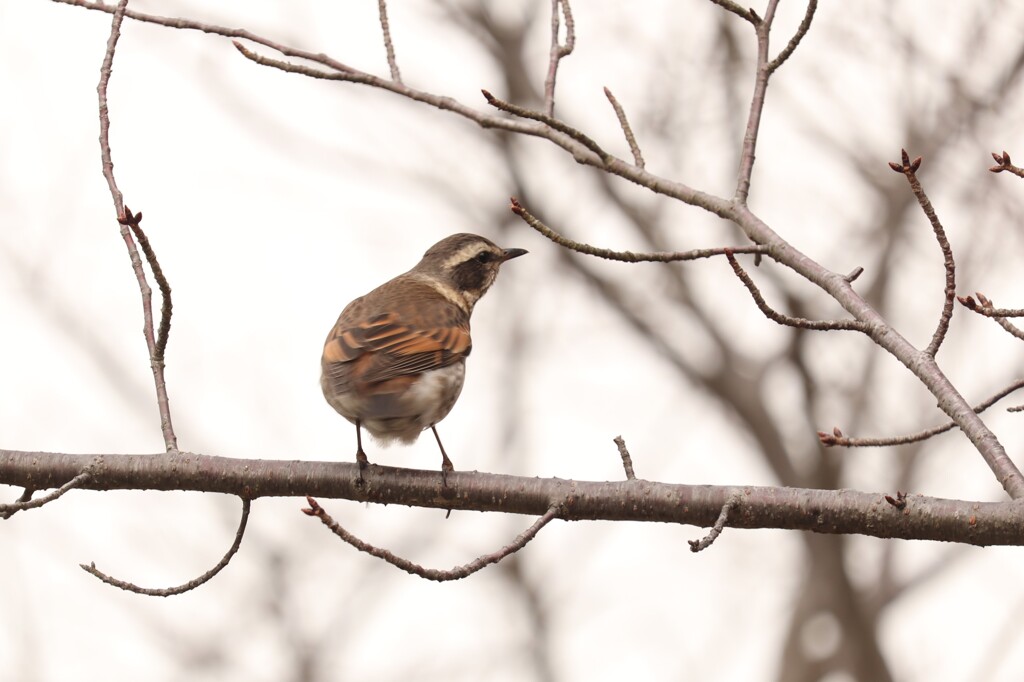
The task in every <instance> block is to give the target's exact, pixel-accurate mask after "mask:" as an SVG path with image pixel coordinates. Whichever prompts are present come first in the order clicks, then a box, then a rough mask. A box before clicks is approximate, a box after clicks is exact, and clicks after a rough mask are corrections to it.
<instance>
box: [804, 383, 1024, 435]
mask: <svg viewBox="0 0 1024 682" xmlns="http://www.w3.org/2000/svg"><path fill="white" fill-rule="evenodd" d="M1020 388H1024V379H1021V380H1019V381H1015V382H1014V383H1012V384H1010V385H1009V386H1007V387H1006V388H1004V389H1003V390H1001V391H999V392H998V393H996V394H995V395H993V396H990V397H989V398H986V399H985V400H983V401H982V402H980V403H978V404H977V405H976V406H975V407H974V408H972V409H973V410H974V412H975V414H981V413H982V412H984V411H985V410H987V409H988V408H990V407H992V406H993V405H995V404H996V403H997V402H999V401H1000V400H1002V399H1003V398H1005V397H1006V396H1008V395H1010V394H1011V393H1013V392H1014V391H1016V390H1018V389H1020ZM955 426H956V422H953V421H948V422H946V423H945V424H943V425H941V426H935V427H932V428H930V429H925V430H923V431H918V432H917V433H911V434H908V435H905V436H893V437H890V438H847V437H846V436H844V435H843V432H842V431H840V430H839V429H838V428H837V429H833V431H832V433H825V432H824V431H819V432H818V439H819V440H820V441H821V444H822V445H824V446H826V447H830V446H833V445H835V446H839V447H844V448H867V447H882V446H889V445H906V444H907V443H917V442H919V441H923V440H928V439H929V438H932V437H934V436H937V435H939V434H940V433H945V432H946V431H949V430H950V429H952V428H953V427H955Z"/></svg>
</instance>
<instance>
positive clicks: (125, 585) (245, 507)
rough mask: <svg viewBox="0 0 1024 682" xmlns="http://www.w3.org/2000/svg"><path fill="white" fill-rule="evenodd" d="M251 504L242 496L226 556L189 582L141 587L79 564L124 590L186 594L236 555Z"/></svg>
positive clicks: (172, 594) (139, 592)
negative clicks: (236, 523) (239, 512)
mask: <svg viewBox="0 0 1024 682" xmlns="http://www.w3.org/2000/svg"><path fill="white" fill-rule="evenodd" d="M251 504H252V503H251V501H250V500H249V498H247V497H243V498H242V518H241V520H239V522H238V530H236V531H235V540H234V542H232V543H231V547H230V548H228V551H227V553H226V554H224V556H223V557H221V560H220V561H218V562H217V565H216V566H214V567H213V568H211V569H210V570H209V571H207V572H206V573H203V574H202V575H201V576H199V577H197V578H194V579H192V580H189V581H188V582H187V583H185V584H183V585H178V586H177V587H165V588H151V587H139V586H138V585H135V584H133V583H129V582H125V581H124V580H118V579H117V578H113V577H111V576H109V575H107V574H106V573H104V572H102V571H101V570H99V569H98V568H96V564H95V563H90V564H89V565H88V566H86V565H85V564H79V566H81V567H82V570H84V571H85V572H86V573H91V574H92V575H94V576H96V577H97V578H99V579H100V580H102V581H103V582H105V583H106V584H108V585H113V586H114V587H118V588H120V589H122V590H125V591H126V592H134V593H135V594H144V595H146V596H148V597H174V596H176V595H179V594H184V593H185V592H189V591H191V590H194V589H196V588H197V587H199V586H200V585H202V584H204V583H206V582H209V580H210V579H211V578H213V576H215V575H217V574H218V573H220V572H221V570H223V569H224V567H225V566H227V565H228V562H230V561H231V557H233V556H235V553H236V552H238V548H239V547H241V545H242V536H243V535H245V525H246V523H247V522H248V521H249V508H250V506H251Z"/></svg>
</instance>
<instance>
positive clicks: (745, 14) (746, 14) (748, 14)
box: [711, 0, 761, 26]
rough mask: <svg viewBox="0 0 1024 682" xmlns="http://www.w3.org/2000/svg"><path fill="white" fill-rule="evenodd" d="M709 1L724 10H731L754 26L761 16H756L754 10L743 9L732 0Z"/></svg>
mask: <svg viewBox="0 0 1024 682" xmlns="http://www.w3.org/2000/svg"><path fill="white" fill-rule="evenodd" d="M711 2H713V3H715V4H716V5H718V6H719V7H721V8H722V9H724V10H727V11H729V12H732V13H733V14H735V15H736V16H738V17H740V18H741V19H743V20H745V21H749V22H750V23H751V24H753V25H754V26H757V25H758V24H759V23H761V18H760V17H759V16H757V13H756V12H754V10H753V9H744V8H743V7H741V6H740V5H738V4H736V3H735V2H733V1H732V0H711Z"/></svg>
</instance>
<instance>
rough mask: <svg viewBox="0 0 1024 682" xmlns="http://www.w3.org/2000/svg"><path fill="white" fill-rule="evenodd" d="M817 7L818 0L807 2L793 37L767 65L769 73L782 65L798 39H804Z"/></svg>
mask: <svg viewBox="0 0 1024 682" xmlns="http://www.w3.org/2000/svg"><path fill="white" fill-rule="evenodd" d="M817 9H818V0H809V2H808V3H807V11H806V12H805V13H804V18H803V21H801V22H800V26H798V27H797V29H796V33H794V34H793V37H792V38H790V39H789V44H788V45H786V48H785V49H784V50H782V52H780V53H779V54H778V56H777V57H775V59H773V60H772V61H771V64H769V65H768V73H769V74H772V73H774V72H775V70H776V69H778V68H779V67H780V66H782V65H783V63H785V61H786V60H787V59H789V58H790V57H791V56H792V55H793V52H794V51H795V50H796V48H797V46H798V45H799V44H800V41H801V40H803V39H804V36H805V35H807V31H809V30H810V28H811V22H812V21H814V12H815V11H816V10H817Z"/></svg>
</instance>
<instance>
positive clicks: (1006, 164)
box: [989, 152, 1024, 178]
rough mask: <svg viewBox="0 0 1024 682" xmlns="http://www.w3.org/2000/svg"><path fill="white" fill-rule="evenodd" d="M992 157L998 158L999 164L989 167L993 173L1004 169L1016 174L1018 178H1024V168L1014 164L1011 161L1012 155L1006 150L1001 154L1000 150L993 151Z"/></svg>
mask: <svg viewBox="0 0 1024 682" xmlns="http://www.w3.org/2000/svg"><path fill="white" fill-rule="evenodd" d="M992 158H993V159H995V160H996V163H997V164H999V165H997V166H992V167H991V168H989V170H990V171H992V172H993V173H1001V172H1003V171H1009V172H1011V173H1013V174H1014V175H1016V176H1017V177H1018V178H1024V168H1019V167H1018V166H1014V165H1013V163H1012V162H1011V161H1010V155H1009V154H1007V153H1006V152H1003V153H1002V154H1000V153H999V152H992Z"/></svg>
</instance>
